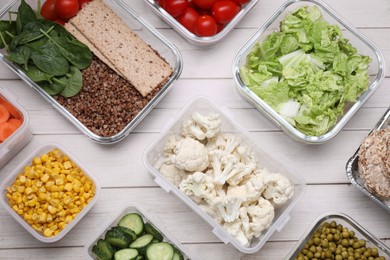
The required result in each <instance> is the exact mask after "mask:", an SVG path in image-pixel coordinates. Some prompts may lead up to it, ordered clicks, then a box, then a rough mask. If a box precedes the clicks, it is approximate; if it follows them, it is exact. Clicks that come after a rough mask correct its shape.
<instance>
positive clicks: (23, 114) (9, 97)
mask: <svg viewBox="0 0 390 260" xmlns="http://www.w3.org/2000/svg"><path fill="white" fill-rule="evenodd" d="M17 99H18V98H17V96H16V95H15V94H14V93H13V92H12V91H11V90H9V89H6V88H0V101H1V102H4V103H5V104H8V105H9V106H11V107H13V108H14V109H15V110H16V111H15V112H14V113H16V114H17V117H20V118H21V119H22V120H23V122H22V125H20V126H19V127H18V128H17V129H16V130H15V132H14V133H13V134H12V135H10V136H9V137H8V138H7V139H5V141H4V142H2V143H0V168H2V167H3V166H4V165H5V164H6V163H7V162H8V161H9V160H10V159H11V158H12V157H14V156H15V155H16V153H18V152H19V151H20V149H22V148H23V147H24V146H25V145H26V144H27V143H28V142H30V141H31V139H32V137H33V135H32V133H31V132H30V130H29V129H28V125H29V123H30V117H29V116H28V113H27V111H26V110H25V109H24V108H23V107H22V106H20V105H19V104H18V102H17Z"/></svg>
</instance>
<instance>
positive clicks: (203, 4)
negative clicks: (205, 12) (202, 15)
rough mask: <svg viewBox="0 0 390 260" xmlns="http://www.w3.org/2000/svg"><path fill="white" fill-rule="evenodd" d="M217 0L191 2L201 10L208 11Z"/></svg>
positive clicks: (193, 0)
mask: <svg viewBox="0 0 390 260" xmlns="http://www.w3.org/2000/svg"><path fill="white" fill-rule="evenodd" d="M217 1H218V0H192V2H194V4H195V5H196V6H197V7H199V8H202V9H210V8H211V7H212V6H213V4H214V3H215V2H217Z"/></svg>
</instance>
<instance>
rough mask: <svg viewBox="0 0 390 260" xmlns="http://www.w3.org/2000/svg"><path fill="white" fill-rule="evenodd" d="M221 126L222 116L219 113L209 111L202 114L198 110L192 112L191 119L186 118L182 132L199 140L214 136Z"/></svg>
mask: <svg viewBox="0 0 390 260" xmlns="http://www.w3.org/2000/svg"><path fill="white" fill-rule="evenodd" d="M220 127H221V117H220V116H219V114H215V113H209V114H208V115H201V114H200V113H198V112H194V113H193V114H192V118H191V119H187V120H184V121H183V123H182V125H181V129H180V133H181V134H182V135H183V136H185V137H193V138H196V139H198V140H203V139H205V138H212V137H214V136H215V135H216V134H217V133H218V132H219V131H220Z"/></svg>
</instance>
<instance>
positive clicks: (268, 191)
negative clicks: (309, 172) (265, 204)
mask: <svg viewBox="0 0 390 260" xmlns="http://www.w3.org/2000/svg"><path fill="white" fill-rule="evenodd" d="M261 175H262V176H263V179H264V185H265V191H264V192H263V196H264V198H266V199H268V200H270V201H271V202H272V204H273V205H274V206H275V207H280V206H282V205H284V204H286V202H287V201H288V200H289V199H291V198H292V196H293V195H294V184H293V183H292V182H291V181H290V180H289V179H288V178H287V177H286V176H284V175H283V174H281V173H268V172H266V171H263V172H262V173H261Z"/></svg>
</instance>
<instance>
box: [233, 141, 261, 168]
mask: <svg viewBox="0 0 390 260" xmlns="http://www.w3.org/2000/svg"><path fill="white" fill-rule="evenodd" d="M234 154H235V155H236V156H237V158H238V159H239V160H240V162H241V163H243V164H254V165H256V157H255V153H254V152H253V151H252V149H251V148H250V147H249V146H246V145H240V146H238V147H237V149H236V151H235V153H234Z"/></svg>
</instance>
